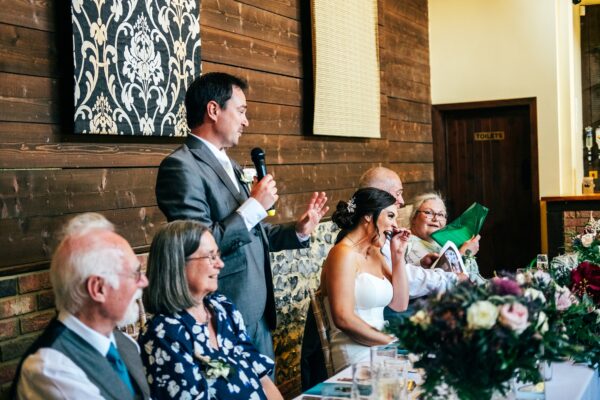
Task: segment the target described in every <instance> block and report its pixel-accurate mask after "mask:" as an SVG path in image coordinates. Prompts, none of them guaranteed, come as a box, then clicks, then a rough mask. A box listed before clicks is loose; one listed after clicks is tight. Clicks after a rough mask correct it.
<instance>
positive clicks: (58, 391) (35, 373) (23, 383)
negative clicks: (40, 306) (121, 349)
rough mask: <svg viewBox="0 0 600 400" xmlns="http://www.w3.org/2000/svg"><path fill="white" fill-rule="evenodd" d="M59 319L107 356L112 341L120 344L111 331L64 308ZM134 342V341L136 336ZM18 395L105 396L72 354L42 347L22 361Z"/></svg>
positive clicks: (46, 398) (44, 399)
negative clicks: (103, 330)
mask: <svg viewBox="0 0 600 400" xmlns="http://www.w3.org/2000/svg"><path fill="white" fill-rule="evenodd" d="M58 320H59V321H60V322H62V323H63V324H64V325H65V326H66V327H67V329H69V330H71V331H73V332H74V333H75V334H77V335H78V336H80V337H81V338H82V339H83V340H85V341H86V342H87V343H89V344H90V345H91V346H92V347H94V348H95V349H96V350H98V352H99V353H100V354H103V355H104V356H106V354H107V353H108V348H109V347H110V344H111V343H113V344H114V345H115V347H116V346H117V344H116V342H115V338H114V335H113V334H112V332H111V334H110V336H109V337H107V336H104V335H102V334H101V333H99V332H97V331H95V330H93V329H91V328H89V327H88V326H87V325H85V324H83V323H82V322H81V321H79V320H78V319H77V318H76V317H75V316H74V315H72V314H70V313H69V312H67V311H61V312H60V313H59V314H58ZM132 342H134V343H135V341H134V340H133V339H132ZM136 345H137V343H136ZM138 350H139V347H138ZM17 399H23V400H25V399H28V400H52V399H85V400H99V399H103V397H102V396H101V395H100V389H98V387H97V386H96V385H94V384H93V383H92V382H91V381H90V380H89V379H88V377H87V375H86V374H85V372H83V370H82V369H81V368H79V367H78V366H77V365H76V364H75V363H74V362H73V361H72V360H71V359H70V358H69V357H67V356H65V355H64V354H63V353H61V352H60V351H58V350H54V349H51V348H41V349H39V350H38V351H36V352H35V353H33V354H32V355H30V356H29V357H27V358H26V359H25V362H24V363H23V367H22V369H21V377H20V379H19V386H18V387H17Z"/></svg>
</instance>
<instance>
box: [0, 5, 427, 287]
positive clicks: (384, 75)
mask: <svg viewBox="0 0 600 400" xmlns="http://www.w3.org/2000/svg"><path fill="white" fill-rule="evenodd" d="M305 1H308V0H305ZM0 4H1V5H2V7H1V11H0V219H1V222H0V279H5V278H11V277H15V276H16V275H17V274H22V273H24V272H29V271H37V270H44V269H47V268H48V260H49V258H50V255H51V249H52V246H53V244H54V237H55V235H54V233H55V231H56V229H57V228H58V227H60V226H61V225H62V224H63V222H64V221H65V220H67V219H68V218H69V217H71V216H73V215H74V214H77V213H80V212H84V211H98V212H102V213H104V214H105V215H106V216H107V217H108V218H109V219H110V220H111V221H113V222H114V223H115V224H116V225H117V227H118V229H119V231H120V232H121V233H122V234H123V235H124V236H125V237H126V238H127V239H128V240H129V241H130V243H131V244H132V246H133V247H134V248H135V249H136V251H137V252H138V253H143V252H145V251H147V249H148V247H149V244H150V242H151V240H152V236H153V233H154V232H155V231H156V229H157V228H158V227H160V226H161V224H163V223H164V222H165V219H164V216H163V215H162V214H161V212H160V210H159V209H158V208H157V207H156V200H155V196H154V183H155V175H156V168H157V166H158V165H159V163H160V161H161V160H162V159H163V158H164V157H165V156H166V155H167V154H169V153H170V152H171V151H172V150H173V149H174V148H176V147H177V146H178V145H179V144H180V143H181V140H180V139H160V138H159V139H157V138H145V137H136V138H121V137H114V136H81V135H72V134H70V132H69V131H68V128H67V127H68V124H67V123H65V122H64V118H63V119H61V118H62V117H61V110H64V109H65V108H64V105H65V101H71V93H69V92H68V89H66V90H65V89H64V87H63V85H64V83H65V82H66V80H65V79H64V76H65V74H66V75H67V76H68V75H69V73H70V72H69V69H70V68H71V67H70V65H69V62H66V61H65V60H61V59H59V54H60V48H59V43H58V42H59V35H58V33H57V27H58V26H59V24H58V23H57V20H60V21H61V22H60V23H61V24H64V23H69V22H67V21H69V20H68V19H62V18H64V15H65V10H63V9H62V8H63V7H68V4H69V3H68V2H63V1H58V0H48V1H29V0H2V1H0ZM300 4H301V0H237V1H236V0H202V1H201V37H202V68H203V71H204V72H208V71H226V72H231V73H234V74H237V75H240V76H242V77H244V78H246V79H247V80H248V82H249V85H250V88H249V90H248V93H247V97H248V104H249V110H248V114H249V118H250V126H249V127H248V129H247V130H246V133H245V134H244V136H243V137H242V140H241V143H240V145H239V146H238V147H237V148H235V149H234V150H233V151H231V154H232V156H233V157H234V158H235V159H237V160H238V161H239V162H240V163H242V164H248V165H250V157H249V151H250V149H251V148H253V147H255V146H261V147H263V148H264V149H265V151H266V154H267V161H268V163H269V164H270V166H271V167H270V168H271V171H272V172H273V173H274V175H275V176H276V179H277V182H278V187H279V190H280V193H281V194H282V196H281V199H280V202H279V204H278V205H277V208H278V210H279V213H278V215H277V217H276V220H277V221H287V220H291V219H293V218H294V216H295V215H298V214H299V212H300V211H301V209H303V207H304V205H305V203H306V201H307V199H308V197H309V196H310V192H312V191H315V190H319V191H321V190H324V191H327V193H328V195H329V198H330V202H331V205H332V206H334V205H335V204H336V203H337V201H339V200H340V199H347V198H349V196H350V194H351V193H352V192H353V191H354V187H355V185H356V182H357V180H358V177H359V176H360V175H361V173H362V172H364V171H365V170H366V169H368V168H369V167H371V166H374V165H385V166H388V167H390V168H392V169H394V170H395V171H397V172H398V173H399V174H400V176H401V177H402V179H403V181H404V184H405V188H406V191H405V192H406V198H407V200H410V198H412V197H413V196H414V195H416V194H418V193H420V192H422V191H424V190H429V189H432V188H433V159H432V157H433V155H432V144H431V117H430V105H431V97H430V76H429V45H428V16H427V1H426V0H379V42H380V60H381V79H382V85H381V90H382V96H381V98H382V119H381V130H382V139H344V138H328V137H313V136H311V135H309V134H308V133H309V131H310V129H309V127H306V126H303V124H302V115H303V109H302V104H303V89H302V88H303V76H304V71H303V68H302V65H303V64H302V61H303V55H302V51H301V49H302V46H301V39H302V30H301V24H300V15H301V13H300ZM59 7H60V8H61V9H60V10H59V9H58V8H59ZM68 12H69V11H68V9H66V14H67V15H68ZM61 15H62V16H63V17H60V16H61ZM65 99H67V100H65Z"/></svg>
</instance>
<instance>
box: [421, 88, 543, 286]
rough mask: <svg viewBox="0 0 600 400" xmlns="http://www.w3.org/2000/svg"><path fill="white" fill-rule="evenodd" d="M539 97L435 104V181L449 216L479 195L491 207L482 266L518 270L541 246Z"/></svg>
mask: <svg viewBox="0 0 600 400" xmlns="http://www.w3.org/2000/svg"><path fill="white" fill-rule="evenodd" d="M536 131H537V129H536V107H535V99H518V100H506V101H494V102H479V103H464V104H450V105H439V106H433V147H434V157H435V159H434V164H435V184H436V188H437V189H438V190H439V191H440V192H441V193H442V195H444V196H445V197H446V204H447V207H448V213H449V220H450V221H451V220H452V219H453V218H454V217H456V216H458V215H460V214H461V213H462V212H463V211H464V210H465V209H466V208H467V207H468V206H469V205H471V204H472V203H473V202H475V201H477V202H479V203H481V204H483V205H485V206H486V207H488V208H489V209H490V211H489V214H488V217H487V219H486V221H485V224H484V226H483V229H482V232H481V236H482V239H481V243H480V251H479V254H478V255H477V262H478V264H479V267H480V271H481V273H482V274H483V275H484V276H486V277H491V276H493V272H494V271H501V270H515V269H516V268H520V267H523V266H525V265H526V264H527V263H528V262H529V261H530V260H531V259H532V258H534V257H535V255H536V254H537V253H538V252H539V251H540V215H539V196H538V194H539V190H538V169H537V168H538V162H537V132H536Z"/></svg>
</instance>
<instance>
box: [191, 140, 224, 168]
mask: <svg viewBox="0 0 600 400" xmlns="http://www.w3.org/2000/svg"><path fill="white" fill-rule="evenodd" d="M190 136H192V137H194V138H196V139H198V140H200V141H201V142H202V143H204V144H205V145H206V147H208V149H209V150H210V152H211V153H213V155H214V156H215V157H217V160H219V161H225V162H230V160H229V157H228V156H227V153H226V152H225V150H224V149H223V150H219V149H218V148H217V146H215V145H214V144H212V143H211V142H209V141H208V140H206V139H202V138H201V137H199V136H196V135H193V134H192V135H190Z"/></svg>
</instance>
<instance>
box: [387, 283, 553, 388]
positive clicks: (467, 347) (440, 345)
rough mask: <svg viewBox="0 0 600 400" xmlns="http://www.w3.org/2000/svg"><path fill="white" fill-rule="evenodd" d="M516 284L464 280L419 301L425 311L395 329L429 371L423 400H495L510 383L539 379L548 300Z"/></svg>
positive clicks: (546, 323)
mask: <svg viewBox="0 0 600 400" xmlns="http://www.w3.org/2000/svg"><path fill="white" fill-rule="evenodd" d="M531 293H533V292H529V293H528V294H527V295H526V293H525V291H524V290H523V289H522V288H521V286H520V285H519V284H518V282H516V281H515V280H512V279H508V278H494V279H492V280H490V281H488V282H487V283H486V284H485V285H478V286H477V285H473V284H471V283H468V282H462V283H460V284H458V285H457V286H456V287H454V288H453V289H451V290H450V291H448V292H446V293H443V294H439V295H438V296H436V297H429V298H427V299H424V300H422V301H420V302H418V303H417V305H416V309H417V310H419V311H417V312H416V313H415V314H413V315H412V316H411V317H410V318H406V319H401V320H399V321H398V322H396V324H395V325H392V326H390V328H389V330H390V331H391V332H392V333H393V334H395V335H396V336H397V337H398V339H399V341H400V343H401V345H402V346H404V347H405V348H406V349H407V350H408V351H410V352H411V353H413V354H415V355H417V356H418V357H419V360H418V361H417V362H415V367H417V368H422V369H423V370H424V371H425V382H424V383H423V385H422V389H423V391H424V398H426V399H431V398H447V396H448V393H447V392H448V389H450V391H453V392H455V394H456V395H457V396H458V397H459V398H460V399H477V400H481V399H490V398H491V397H492V395H493V394H494V393H496V392H499V393H501V394H506V393H507V392H508V390H509V389H510V380H511V378H513V377H518V378H519V380H522V381H529V382H538V381H540V373H539V370H538V360H541V359H543V355H544V351H543V349H544V342H545V341H546V339H545V336H547V335H549V334H552V333H550V332H549V326H548V318H547V315H546V313H545V307H546V306H545V303H544V302H542V301H540V299H539V298H536V297H535V296H532V295H531Z"/></svg>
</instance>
